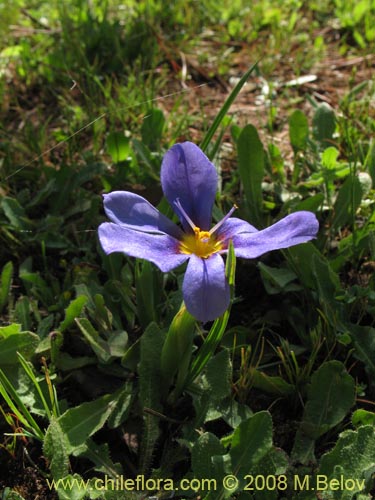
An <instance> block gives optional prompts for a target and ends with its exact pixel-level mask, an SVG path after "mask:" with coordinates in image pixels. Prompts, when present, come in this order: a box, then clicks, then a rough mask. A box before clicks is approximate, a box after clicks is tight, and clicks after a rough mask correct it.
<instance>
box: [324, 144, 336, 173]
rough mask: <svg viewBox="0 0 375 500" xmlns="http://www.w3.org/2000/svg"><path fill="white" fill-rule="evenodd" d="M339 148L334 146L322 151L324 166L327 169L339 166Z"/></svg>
mask: <svg viewBox="0 0 375 500" xmlns="http://www.w3.org/2000/svg"><path fill="white" fill-rule="evenodd" d="M338 156H339V150H338V149H336V148H334V147H329V148H327V149H325V150H324V151H323V153H322V166H323V167H324V168H326V169H327V170H334V169H335V168H336V166H337V158H338Z"/></svg>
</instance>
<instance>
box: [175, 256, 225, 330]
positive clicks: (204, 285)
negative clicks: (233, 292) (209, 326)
mask: <svg viewBox="0 0 375 500" xmlns="http://www.w3.org/2000/svg"><path fill="white" fill-rule="evenodd" d="M182 294H183V297H184V301H185V304H186V308H187V310H188V311H189V312H190V314H192V315H193V316H194V317H195V318H197V319H198V320H199V321H203V322H204V323H205V322H207V321H212V320H214V319H216V318H218V317H219V316H220V315H221V314H223V313H224V311H225V310H226V309H227V307H228V306H229V301H230V292H229V285H228V282H227V280H226V277H225V268H224V261H223V259H222V257H221V256H220V255H219V254H214V255H211V257H209V258H208V259H202V258H200V257H197V256H196V255H194V254H193V255H191V257H190V260H189V264H188V267H187V269H186V273H185V278H184V282H183V285H182Z"/></svg>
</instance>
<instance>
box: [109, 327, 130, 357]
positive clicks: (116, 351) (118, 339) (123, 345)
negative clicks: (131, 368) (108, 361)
mask: <svg viewBox="0 0 375 500" xmlns="http://www.w3.org/2000/svg"><path fill="white" fill-rule="evenodd" d="M128 340H129V338H128V334H127V333H126V332H125V331H124V330H122V331H114V332H112V333H111V335H110V336H109V338H108V341H107V343H108V349H109V353H110V355H111V356H113V357H115V358H122V357H123V356H124V355H125V353H126V351H127V345H128Z"/></svg>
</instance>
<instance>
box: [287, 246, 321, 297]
mask: <svg viewBox="0 0 375 500" xmlns="http://www.w3.org/2000/svg"><path fill="white" fill-rule="evenodd" d="M283 253H284V254H285V255H286V257H287V260H288V264H289V265H290V266H291V268H292V269H293V271H294V272H295V274H296V275H297V276H298V277H299V279H300V281H301V283H302V284H303V285H304V286H305V287H306V288H312V289H315V277H314V274H313V269H312V266H311V261H312V260H313V259H314V258H319V259H323V260H324V257H323V255H322V254H321V253H320V252H319V250H318V249H317V248H316V247H315V246H314V245H313V243H311V242H310V241H308V242H307V243H304V244H303V245H296V246H294V247H291V248H288V249H286V250H284V252H283Z"/></svg>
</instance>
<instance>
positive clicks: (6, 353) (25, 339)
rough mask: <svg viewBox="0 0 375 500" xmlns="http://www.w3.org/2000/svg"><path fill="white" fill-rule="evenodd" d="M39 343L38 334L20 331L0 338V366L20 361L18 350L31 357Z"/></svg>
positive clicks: (26, 356)
mask: <svg viewBox="0 0 375 500" xmlns="http://www.w3.org/2000/svg"><path fill="white" fill-rule="evenodd" d="M38 343H39V337H38V335H35V333H31V332H19V333H14V334H11V335H8V336H7V337H6V338H2V339H0V366H3V365H11V364H15V363H18V357H17V352H19V353H20V354H22V356H23V357H24V358H27V359H30V358H31V356H32V355H33V354H34V353H35V350H36V348H37V346H38Z"/></svg>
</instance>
